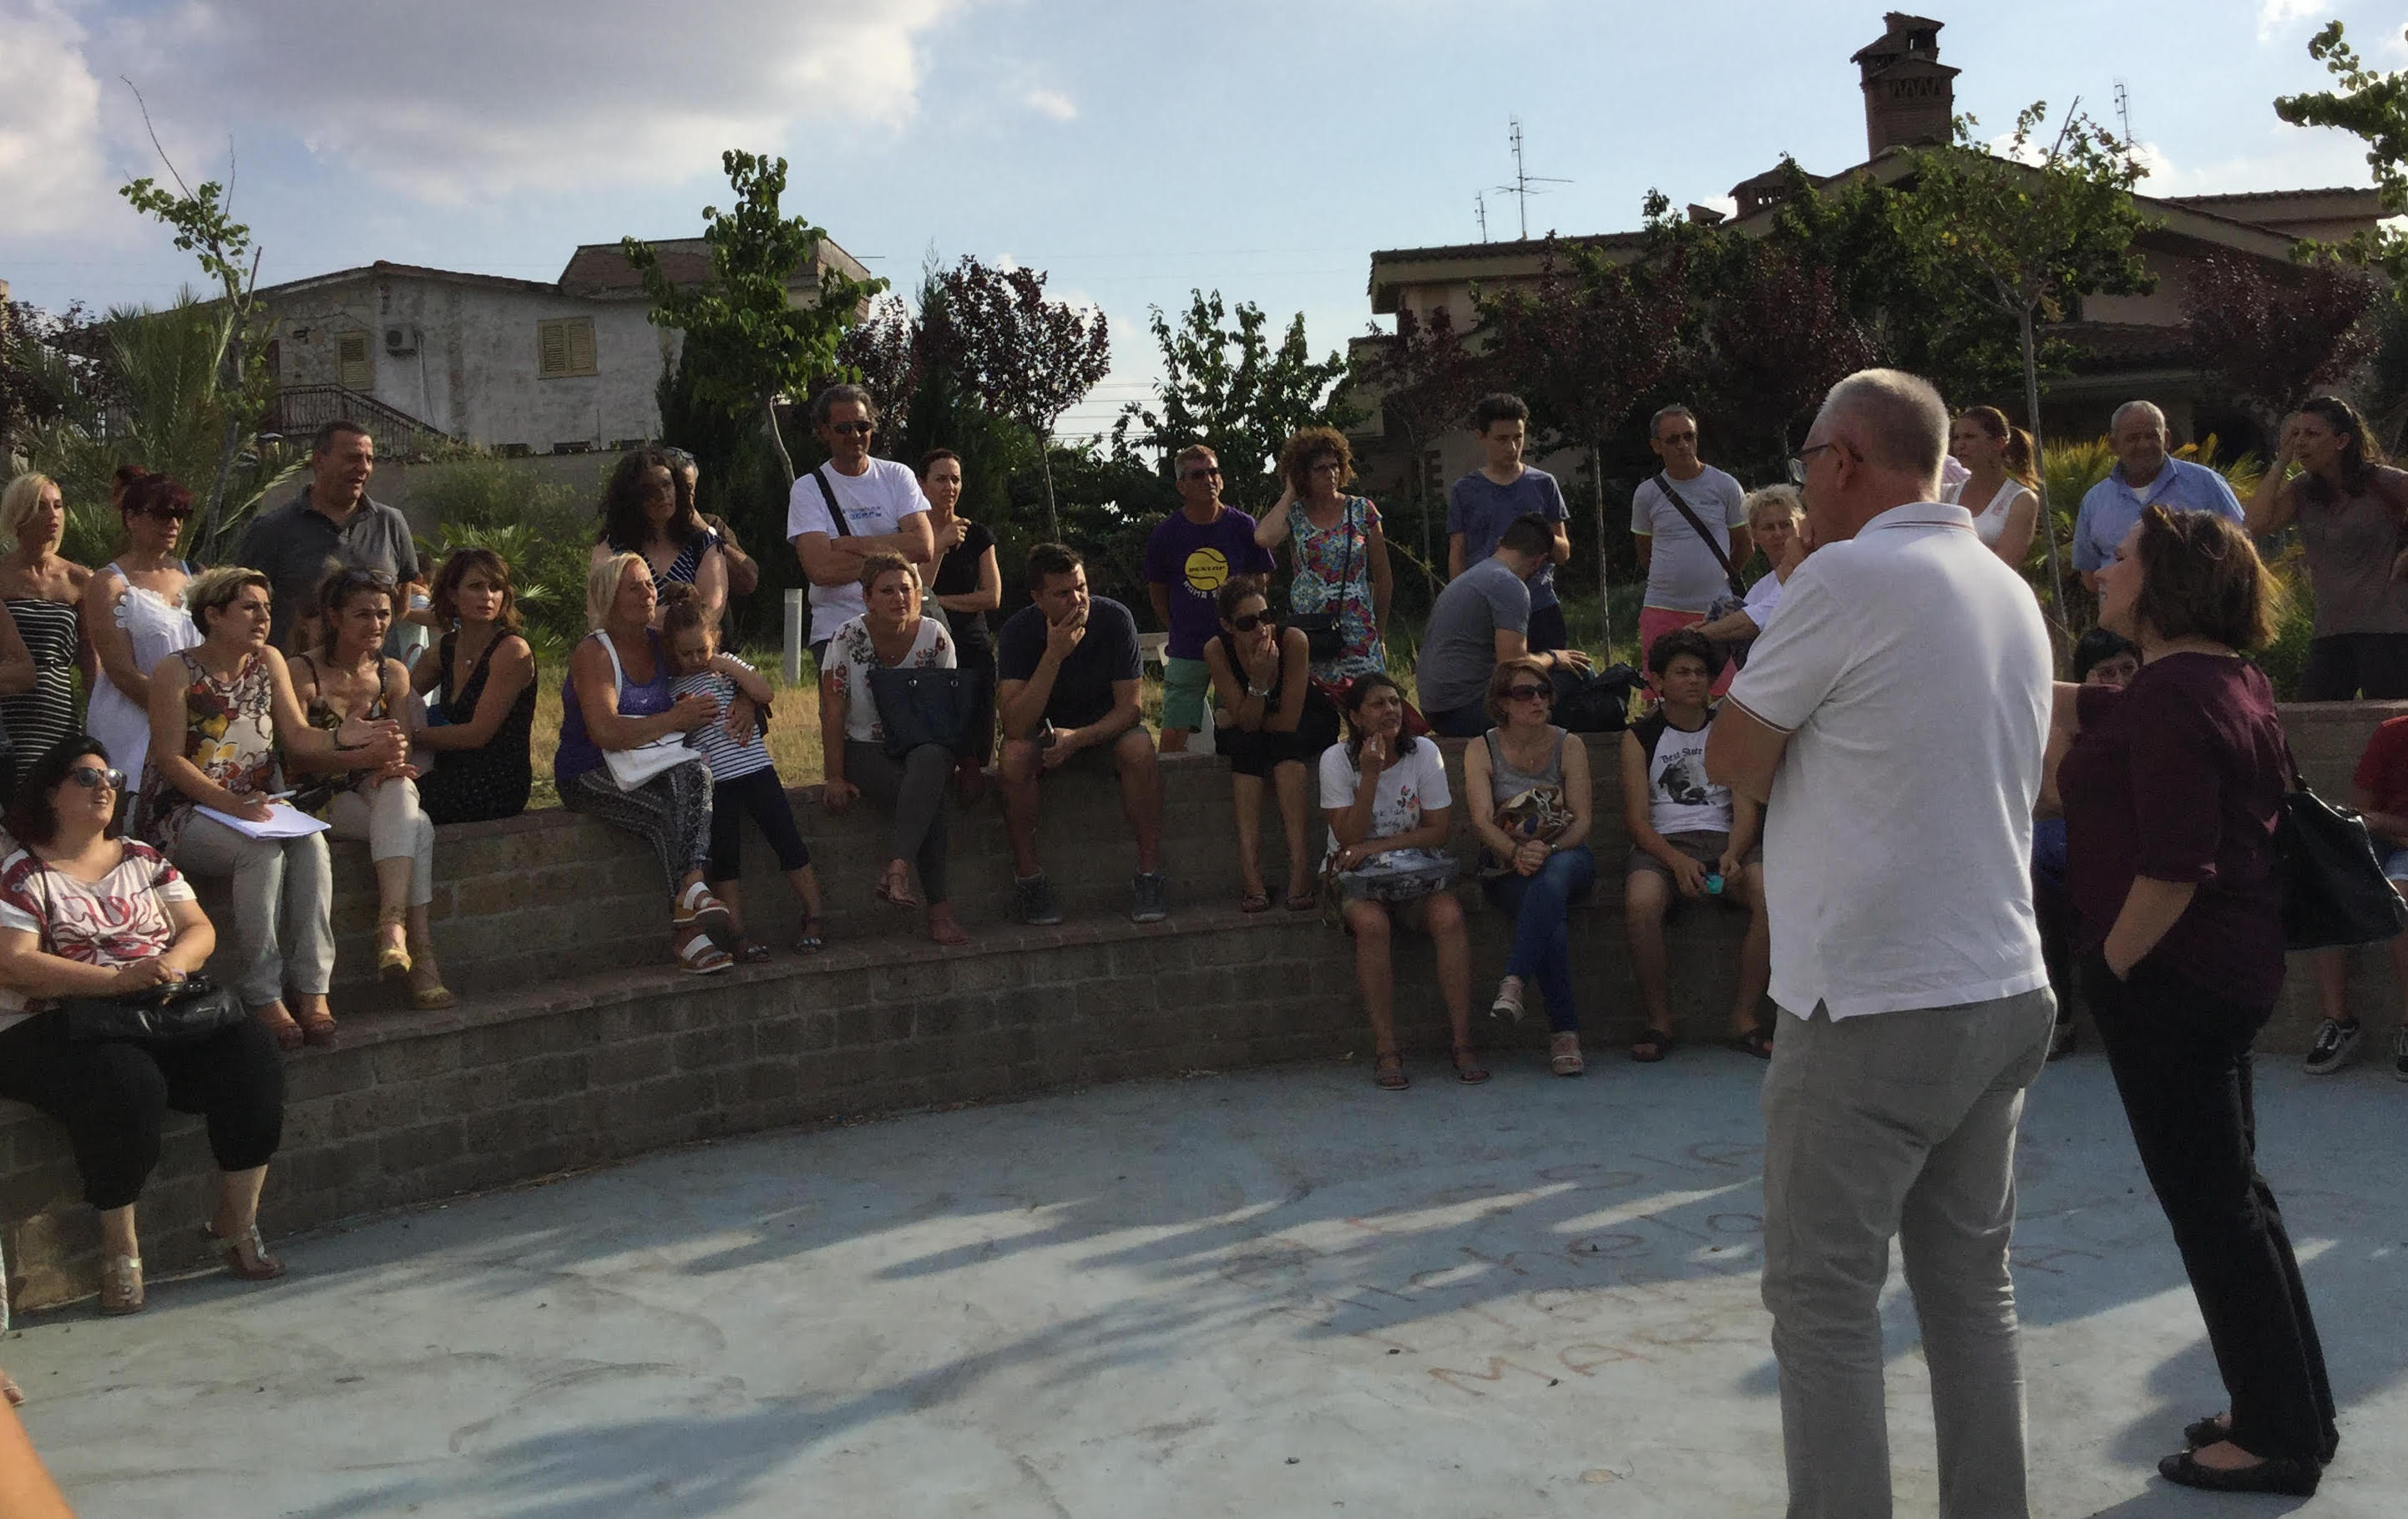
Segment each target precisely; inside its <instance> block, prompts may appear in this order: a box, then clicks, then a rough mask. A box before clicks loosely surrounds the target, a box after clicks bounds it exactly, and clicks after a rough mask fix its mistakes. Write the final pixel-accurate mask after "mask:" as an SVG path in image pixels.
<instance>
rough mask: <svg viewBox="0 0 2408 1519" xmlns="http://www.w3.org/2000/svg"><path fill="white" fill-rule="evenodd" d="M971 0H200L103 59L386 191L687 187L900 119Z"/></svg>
mask: <svg viewBox="0 0 2408 1519" xmlns="http://www.w3.org/2000/svg"><path fill="white" fill-rule="evenodd" d="M18 3H22V0H0V6H6V5H9V4H18ZM33 3H35V4H36V5H41V4H47V3H49V0H33ZM973 3H975V0H884V3H882V4H881V5H877V6H863V5H860V4H858V3H856V0H686V3H685V4H683V5H681V6H680V7H677V8H676V10H675V11H674V12H673V13H672V12H671V11H669V10H667V9H665V8H664V7H661V6H659V5H658V4H656V3H652V0H504V3H495V0H414V3H412V4H410V5H408V6H376V7H345V8H343V9H340V10H330V9H329V8H328V7H325V6H324V5H322V3H320V0H182V3H181V4H179V5H176V6H174V7H171V8H168V9H165V10H164V11H160V12H153V13H150V14H149V15H147V16H142V17H138V18H137V17H133V16H121V17H120V18H118V19H117V20H115V21H110V22H109V23H108V24H107V25H106V26H105V27H104V28H101V29H100V30H101V32H102V36H100V37H99V38H98V40H97V41H96V42H95V44H94V46H93V48H92V49H91V50H90V52H91V53H92V54H95V55H96V54H99V53H101V52H102V51H103V50H105V51H106V55H107V56H108V59H109V62H110V71H111V72H122V73H124V74H126V75H127V76H128V77H130V78H131V79H134V80H135V82H136V84H138V85H140V86H142V88H143V92H144V93H145V94H146V95H147V96H148V97H149V99H150V107H151V112H152V114H153V115H154V116H155V117H158V118H160V119H161V120H162V122H163V132H164V130H165V123H166V122H170V121H172V122H174V123H175V125H176V127H177V129H178V135H179V139H180V138H182V137H185V136H192V137H193V138H196V139H197V140H199V141H201V142H217V143H222V140H223V136H224V134H225V133H226V132H227V131H228V130H230V129H235V130H239V129H242V128H246V127H248V128H250V129H251V131H254V132H255V131H256V130H257V128H258V127H260V126H265V127H267V128H269V129H270V130H271V131H272V132H274V133H276V134H277V135H279V136H287V137H289V139H290V140H293V141H297V142H298V143H299V144H300V145H301V146H302V147H303V148H304V149H305V150H307V151H308V153H310V154H311V155H312V156H314V157H316V158H317V159H319V160H321V161H322V162H325V163H328V164H331V165H341V166H346V167H350V168H353V169H356V170H358V171H360V172H361V173H362V174H364V175H366V177H367V178H368V179H370V180H372V181H374V182H375V183H377V184H379V185H380V186H383V187H386V188H389V189H392V190H395V191H399V192H401V193H403V194H405V195H408V196H410V197H412V198H415V199H418V200H423V201H428V202H436V203H461V202H466V201H470V200H479V199H489V198H493V197H498V196H503V195H509V194H511V193H556V192H563V191H575V190H581V189H588V188H593V187H597V186H612V185H626V184H629V183H653V184H658V183H673V182H676V181H678V180H681V179H688V178H691V177H693V176H695V175H696V174H697V173H709V172H712V171H714V170H715V169H716V166H717V164H718V160H719V154H720V152H721V150H724V149H725V148H726V147H728V146H730V145H731V144H742V145H746V146H752V147H756V148H763V149H768V148H774V147H776V146H778V145H779V144H780V143H781V142H784V141H786V140H788V137H789V135H790V134H791V133H794V132H796V131H797V130H809V131H810V132H811V133H813V134H815V135H819V136H841V135H843V134H847V133H851V132H855V131H862V130H881V129H892V128H895V127H897V126H900V125H901V124H903V123H904V122H908V121H910V118H911V117H912V115H913V114H914V112H915V111H916V110H917V109H918V107H919V89H920V81H921V73H922V65H921V49H922V46H923V44H924V42H925V38H926V37H927V36H928V35H929V34H930V33H931V32H932V31H934V30H935V29H936V28H937V27H938V26H939V25H940V24H941V23H942V22H944V21H946V20H948V19H949V18H950V17H952V16H953V15H954V14H956V13H958V12H959V11H961V10H962V9H964V8H965V7H968V5H970V4H973ZM10 51H11V52H12V53H13V52H14V51H15V45H14V40H13V39H12V45H11V48H10ZM78 62H79V66H80V60H79V61H78ZM84 72H85V73H86V74H87V75H88V74H89V70H88V69H86V70H85V71H84ZM246 140H247V141H248V140H252V139H250V138H248V137H246ZM177 146H178V144H177V143H176V142H171V143H170V147H171V149H172V148H176V147H177Z"/></svg>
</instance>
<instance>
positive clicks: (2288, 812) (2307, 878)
mask: <svg viewBox="0 0 2408 1519" xmlns="http://www.w3.org/2000/svg"><path fill="white" fill-rule="evenodd" d="M2283 762H2284V763H2285V764H2286V765H2287V766H2289V767H2290V770H2291V789H2290V790H2289V791H2288V792H2287V793H2286V794H2285V795H2284V797H2283V810H2282V813H2281V815H2280V816H2279V817H2277V818H2276V819H2275V822H2274V856H2275V866H2274V869H2275V875H2276V879H2277V880H2278V881H2280V883H2281V885H2282V889H2283V945H2284V948H2286V949H2293V950H2329V949H2339V948H2342V947H2343V946H2346V945H2351V944H2375V943H2380V942H2382V941H2383V940H2385V939H2390V938H2392V937H2393V936H2394V935H2396V934H2398V933H2399V932H2400V931H2401V928H2403V927H2408V901H2402V900H2401V896H2400V894H2399V893H2398V892H2397V891H2395V890H2393V889H2392V885H2391V882H2390V881H2389V880H2388V879H2386V877H2385V875H2384V873H2383V857H2382V855H2380V854H2379V853H2376V852H2375V848H2374V836H2373V835H2372V833H2370V832H2368V831H2367V826H2366V819H2364V818H2363V817H2361V816H2359V815H2358V813H2357V812H2355V811H2353V810H2350V809H2349V808H2346V807H2336V806H2334V805H2333V804H2332V803H2330V802H2328V801H2326V800H2325V799H2324V798H2323V797H2321V796H2319V795H2316V794H2315V792H2314V791H2312V790H2310V789H2309V787H2308V781H2307V778H2306V777H2305V776H2303V775H2301V774H2300V763H2299V761H2298V760H2296V759H2294V758H2292V757H2291V744H2290V740H2289V739H2288V738H2285V739H2284V741H2283Z"/></svg>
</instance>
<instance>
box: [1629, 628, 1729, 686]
mask: <svg viewBox="0 0 2408 1519" xmlns="http://www.w3.org/2000/svg"><path fill="white" fill-rule="evenodd" d="M1683 654H1694V655H1695V656H1697V658H1698V659H1699V660H1700V661H1702V662H1703V663H1704V665H1705V666H1706V679H1707V680H1709V681H1711V680H1713V678H1714V677H1715V676H1717V675H1720V674H1722V672H1723V652H1722V650H1721V649H1720V648H1719V647H1717V646H1716V645H1715V643H1714V640H1713V639H1712V638H1707V637H1706V636H1705V635H1704V634H1702V633H1700V632H1699V631H1698V630H1697V629H1696V628H1695V627H1694V626H1691V627H1676V628H1674V629H1673V630H1672V631H1671V632H1670V633H1667V634H1665V635H1664V636H1663V637H1661V638H1657V639H1656V641H1655V642H1654V643H1651V644H1649V645H1648V646H1647V673H1648V674H1650V675H1662V674H1664V673H1665V672H1666V671H1668V670H1670V668H1671V667H1672V661H1674V660H1676V659H1678V658H1680V657H1681V656H1682V655H1683Z"/></svg>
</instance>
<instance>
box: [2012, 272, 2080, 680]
mask: <svg viewBox="0 0 2408 1519" xmlns="http://www.w3.org/2000/svg"><path fill="white" fill-rule="evenodd" d="M2023 338H2024V421H2025V423H2026V424H2027V425H2028V426H2029V427H2030V428H2031V439H2032V473H2033V475H2034V476H2036V477H2037V478H2038V480H2039V484H2040V488H2039V489H2038V490H2036V491H2034V492H2033V493H2032V494H2034V495H2036V496H2038V497H2040V530H2041V535H2042V541H2043V542H2045V543H2046V544H2047V545H2048V594H2049V609H2050V610H2052V611H2054V612H2055V613H2056V614H2057V628H2058V630H2059V631H2060V632H2064V633H2067V634H2071V632H2072V629H2071V628H2070V627H2067V626H2066V622H2065V571H2064V569H2063V568H2062V567H2061V566H2059V565H2058V563H2057V514H2056V513H2055V512H2053V511H2051V510H2050V509H2049V504H2048V461H2047V460H2046V459H2045V458H2043V457H2042V453H2041V441H2040V360H2039V356H2038V351H2037V350H2035V349H2034V347H2033V346H2032V311H2031V308H2030V307H2028V306H2027V307H2025V308H2023Z"/></svg>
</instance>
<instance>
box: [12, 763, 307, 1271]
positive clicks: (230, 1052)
mask: <svg viewBox="0 0 2408 1519" xmlns="http://www.w3.org/2000/svg"><path fill="white" fill-rule="evenodd" d="M124 784H125V777H124V776H123V775H122V774H121V773H120V772H118V771H117V770H116V769H114V768H112V767H111V764H110V760H109V754H108V749H107V748H106V747H105V746H103V745H102V743H101V742H100V740H99V739H97V738H89V737H86V736H82V735H77V736H74V737H70V738H66V739H65V740H63V741H62V742H60V743H59V744H57V745H56V746H54V747H53V748H52V749H51V750H50V752H48V753H46V754H42V755H39V756H37V757H36V759H35V760H34V761H33V763H32V765H31V766H30V767H28V768H27V770H26V773H25V784H24V786H23V788H22V790H21V791H20V792H19V793H18V795H17V798H16V800H15V802H14V803H13V804H12V805H11V806H10V808H9V809H8V813H7V828H8V832H9V833H10V834H11V835H13V836H14V837H15V838H16V839H17V844H16V846H15V848H14V849H13V850H12V852H11V853H9V854H8V855H7V858H6V859H5V860H0V1096H5V1097H9V1098H13V1099H14V1100H16V1101H19V1102H23V1103H27V1104H30V1105H32V1106H33V1107H36V1108H38V1109H40V1110H41V1111H44V1112H46V1113H48V1114H50V1116H51V1117H52V1118H55V1119H57V1120H58V1121H59V1122H60V1123H62V1124H64V1125H66V1130H67V1141H68V1143H69V1145H70V1146H71V1147H72V1148H73V1149H74V1151H75V1157H76V1169H77V1170H78V1171H79V1172H80V1173H81V1174H82V1177H83V1189H84V1200H85V1201H86V1202H89V1203H91V1204H92V1206H93V1207H94V1208H95V1209H98V1210H99V1211H100V1238H101V1278H100V1311H102V1312H104V1313H131V1312H133V1311H135V1310H136V1309H138V1308H140V1307H141V1306H142V1246H141V1241H140V1240H139V1238H138V1237H137V1236H136V1231H135V1226H134V1203H135V1199H136V1197H138V1196H140V1194H141V1191H142V1183H143V1182H145V1181H147V1180H149V1178H150V1172H151V1169H152V1168H154V1167H156V1166H157V1165H158V1163H159V1141H160V1131H161V1129H162V1128H163V1127H164V1125H165V1121H166V1116H167V1113H168V1111H170V1110H173V1111H177V1112H185V1113H199V1114H201V1115H203V1117H204V1118H206V1120H207V1121H208V1138H209V1151H210V1154H212V1155H214V1156H215V1157H216V1159H217V1163H218V1211H217V1216H216V1217H215V1218H214V1219H213V1220H212V1221H211V1222H210V1224H209V1225H208V1233H209V1238H210V1239H211V1240H213V1241H215V1243H216V1245H217V1248H218V1250H219V1252H220V1253H221V1254H222V1255H223V1256H224V1257H225V1263H226V1268H227V1269H228V1270H229V1271H230V1272H232V1273H233V1274H234V1275H235V1276H237V1277H240V1278H242V1279H243V1280H245V1281H249V1282H265V1281H268V1280H271V1279H273V1278H275V1277H279V1276H282V1275H283V1274H284V1266H283V1263H282V1262H280V1261H279V1260H277V1258H276V1257H275V1256H273V1255H270V1254H268V1253H267V1247H266V1245H265V1242H264V1241H262V1240H261V1239H260V1236H259V1189H260V1185H261V1183H262V1182H265V1180H266V1179H267V1162H268V1158H269V1157H270V1156H272V1155H274V1154H276V1148H277V1145H278V1144H279V1142H280V1141H281V1139H282V1138H283V1129H284V1068H283V1065H282V1063H281V1062H280V1060H279V1058H278V1056H277V1053H276V1040H275V1039H274V1037H273V1036H272V1035H271V1034H270V1033H269V1032H268V1030H267V1029H266V1028H265V1027H264V1026H262V1025H260V1024H259V1023H258V1022H256V1021H255V1020H251V1019H244V1020H242V1021H240V1022H237V1023H235V1024H233V1025H228V1026H226V1027H223V1028H221V1029H219V1030H217V1031H216V1032H214V1033H211V1034H208V1035H205V1036H203V1037H201V1038H199V1039H193V1040H189V1041H184V1042H179V1043H165V1042H151V1041H142V1042H136V1041H133V1040H127V1039H70V1038H68V1036H67V1030H66V1027H65V1014H64V1013H61V1012H60V1011H58V1010H57V1008H56V1004H57V1003H58V1002H59V1001H60V1000H61V999H64V998H69V997H107V996H123V995H125V994H127V993H132V992H140V991H144V990H148V989H150V988H153V987H158V986H162V985H167V984H171V983H173V982H180V981H182V980H183V979H184V978H186V977H187V976H191V975H193V974H194V973H195V972H197V971H198V970H200V968H201V967H202V965H203V963H204V962H206V961H207V960H208V957H209V953H210V952H211V951H212V950H214V949H215V948H216V947H217V933H216V930H214V929H212V928H211V927H210V926H209V920H208V917H207V916H206V915H205V914H204V913H203V912H202V911H201V908H200V904H199V903H198V902H195V901H194V900H193V888H192V884H191V883H190V882H189V881H186V880H185V879H184V877H183V875H182V874H181V873H180V872H179V871H178V870H177V868H176V867H174V866H172V865H170V864H168V863H167V861H166V860H165V859H164V858H163V857H161V855H160V854H159V853H158V851H156V850H154V849H152V848H151V847H150V845H148V844H145V843H142V842H140V841H138V840H136V839H131V838H121V837H119V835H118V830H117V825H116V818H117V808H118V799H119V797H120V795H122V790H123V787H124Z"/></svg>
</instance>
